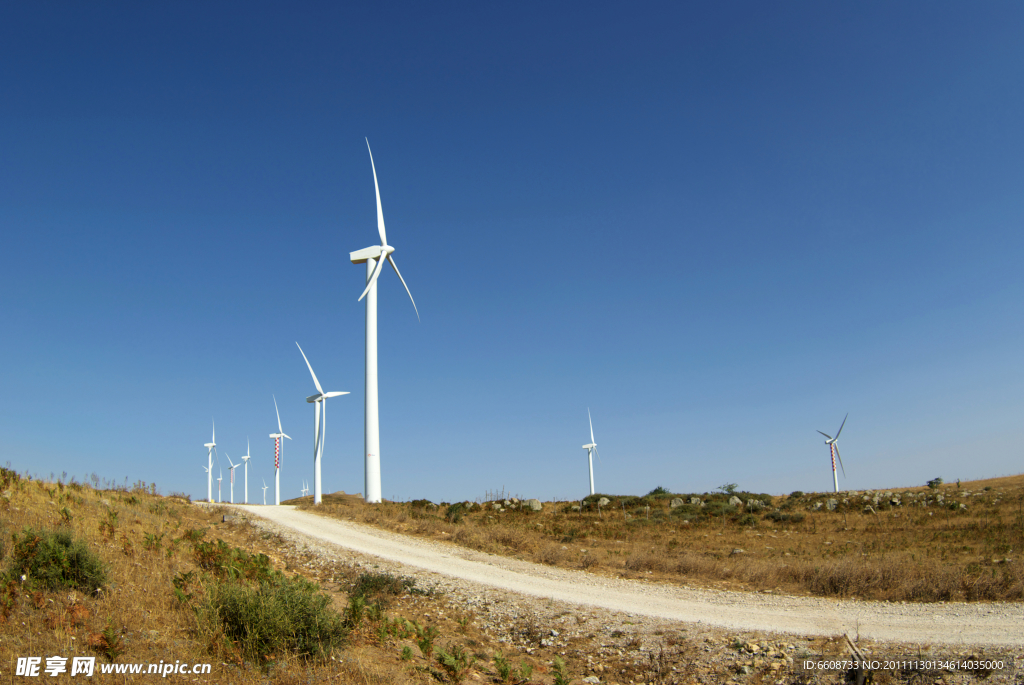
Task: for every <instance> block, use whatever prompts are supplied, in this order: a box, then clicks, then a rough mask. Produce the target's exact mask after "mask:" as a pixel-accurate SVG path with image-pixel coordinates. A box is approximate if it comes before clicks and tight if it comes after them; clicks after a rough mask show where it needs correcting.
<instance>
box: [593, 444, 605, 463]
mask: <svg viewBox="0 0 1024 685" xmlns="http://www.w3.org/2000/svg"><path fill="white" fill-rule="evenodd" d="M594 454H596V455H597V460H598V461H599V462H601V463H602V464H603V463H604V459H602V458H601V453H600V452H598V451H597V445H594Z"/></svg>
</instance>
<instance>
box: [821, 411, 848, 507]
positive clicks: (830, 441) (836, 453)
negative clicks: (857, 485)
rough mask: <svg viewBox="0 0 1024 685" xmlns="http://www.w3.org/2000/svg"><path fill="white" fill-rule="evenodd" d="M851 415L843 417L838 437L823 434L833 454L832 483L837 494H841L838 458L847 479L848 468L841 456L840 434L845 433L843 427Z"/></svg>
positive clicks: (837, 432)
mask: <svg viewBox="0 0 1024 685" xmlns="http://www.w3.org/2000/svg"><path fill="white" fill-rule="evenodd" d="M849 416H850V414H849V413H847V414H846V416H844V417H843V423H842V424H841V425H840V426H839V430H837V431H836V437H834V438H833V437H832V436H830V435H829V434H828V433H822V432H821V431H818V432H819V433H821V434H822V435H824V436H825V444H826V445H828V447H829V451H830V452H831V453H832V482H833V484H834V485H835V488H836V492H839V476H838V475H837V474H836V457H839V468H841V469H843V478H846V468H845V467H844V466H843V458H842V457H841V456H840V455H839V445H838V444H837V443H838V440H839V434H840V433H842V432H843V426H845V425H846V419H847V418H849Z"/></svg>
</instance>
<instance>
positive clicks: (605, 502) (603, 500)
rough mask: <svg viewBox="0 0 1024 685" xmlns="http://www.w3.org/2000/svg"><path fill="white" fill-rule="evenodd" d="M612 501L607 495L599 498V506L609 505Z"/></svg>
mask: <svg viewBox="0 0 1024 685" xmlns="http://www.w3.org/2000/svg"><path fill="white" fill-rule="evenodd" d="M611 503H612V501H611V500H610V499H608V498H607V497H602V498H601V499H599V500H597V506H599V507H607V506H608V505H609V504H611Z"/></svg>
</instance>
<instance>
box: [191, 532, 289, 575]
mask: <svg viewBox="0 0 1024 685" xmlns="http://www.w3.org/2000/svg"><path fill="white" fill-rule="evenodd" d="M194 554H195V560H196V563H197V564H198V565H199V568H201V569H203V570H204V571H210V572H212V573H213V574H214V575H215V576H216V577H218V578H246V579H248V580H256V581H264V580H268V579H270V578H271V577H272V576H274V575H275V571H274V570H273V569H272V568H271V567H270V558H269V557H268V556H267V555H266V554H249V553H248V552H246V551H245V550H244V549H239V548H238V547H230V546H229V545H228V544H227V543H226V542H224V541H223V540H217V542H199V543H196V545H195V547H194Z"/></svg>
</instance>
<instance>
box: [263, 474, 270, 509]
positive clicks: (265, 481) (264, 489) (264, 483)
mask: <svg viewBox="0 0 1024 685" xmlns="http://www.w3.org/2000/svg"><path fill="white" fill-rule="evenodd" d="M268 487H270V486H269V485H267V479H266V478H264V479H263V506H267V488H268Z"/></svg>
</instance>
